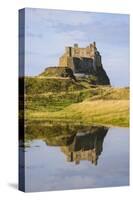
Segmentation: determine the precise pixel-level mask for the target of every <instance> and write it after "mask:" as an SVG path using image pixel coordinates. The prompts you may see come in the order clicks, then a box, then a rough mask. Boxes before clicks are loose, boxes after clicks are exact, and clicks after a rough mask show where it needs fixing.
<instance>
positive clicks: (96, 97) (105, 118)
mask: <svg viewBox="0 0 133 200" xmlns="http://www.w3.org/2000/svg"><path fill="white" fill-rule="evenodd" d="M25 83H26V84H25V87H26V95H25V100H26V101H25V108H26V119H27V120H35V121H39V120H40V121H57V122H71V123H82V124H88V123H94V124H104V125H109V126H125V127H127V126H129V88H113V87H110V86H94V85H90V84H88V80H87V79H86V80H82V79H81V80H79V81H78V82H75V81H73V80H71V79H69V78H65V79H60V78H58V79H56V78H35V77H34V78H26V79H25Z"/></svg>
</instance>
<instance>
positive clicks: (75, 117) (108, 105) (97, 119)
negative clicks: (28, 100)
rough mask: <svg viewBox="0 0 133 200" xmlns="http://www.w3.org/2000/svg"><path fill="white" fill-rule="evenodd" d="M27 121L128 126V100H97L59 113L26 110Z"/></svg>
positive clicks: (69, 107)
mask: <svg viewBox="0 0 133 200" xmlns="http://www.w3.org/2000/svg"><path fill="white" fill-rule="evenodd" d="M26 117H27V119H32V120H40V121H41V120H44V121H45V120H49V121H50V120H51V121H64V122H69V121H70V122H73V123H75V122H78V123H85V124H89V123H94V124H104V125H105V124H106V125H109V126H111V125H114V126H124V127H127V126H129V101H128V100H97V101H83V102H82V103H75V104H72V105H70V106H68V107H65V108H64V109H62V110H60V111H55V112H48V111H45V112H42V111H31V110H28V111H27V113H26Z"/></svg>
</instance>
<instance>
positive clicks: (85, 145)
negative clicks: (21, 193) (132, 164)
mask: <svg viewBox="0 0 133 200" xmlns="http://www.w3.org/2000/svg"><path fill="white" fill-rule="evenodd" d="M33 131H34V129H33ZM35 131H36V130H35ZM43 131H44V132H43V133H42V130H41V129H40V132H41V134H40V135H39V137H36V134H35V135H34V136H32V138H30V137H29V138H28V146H26V147H25V184H26V185H25V190H26V191H27V192H36V191H49V190H65V189H81V188H96V187H112V186H125V185H128V184H129V129H128V128H106V127H96V126H91V127H79V128H78V127H76V128H75V127H71V128H70V127H67V128H66V127H65V131H63V128H61V129H60V130H59V131H58V128H57V127H51V128H50V129H49V128H45V127H44V129H43ZM61 132H62V134H61ZM37 134H38V133H37Z"/></svg>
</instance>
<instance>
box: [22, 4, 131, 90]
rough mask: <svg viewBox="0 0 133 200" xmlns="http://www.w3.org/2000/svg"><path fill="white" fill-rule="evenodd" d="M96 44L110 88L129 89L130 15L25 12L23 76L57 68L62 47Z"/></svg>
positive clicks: (52, 11)
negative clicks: (126, 87) (124, 87)
mask: <svg viewBox="0 0 133 200" xmlns="http://www.w3.org/2000/svg"><path fill="white" fill-rule="evenodd" d="M93 41H96V45H97V49H98V51H99V52H100V54H101V56H102V64H103V67H104V69H105V71H106V72H107V74H108V76H109V78H110V81H111V84H112V85H113V86H116V87H117V86H118V87H123V86H129V15H127V14H111V13H94V12H81V11H64V10H49V9H35V8H33V9H32V8H26V9H25V75H28V76H34V75H38V74H40V73H41V72H42V71H44V69H45V68H46V67H49V66H58V62H59V57H60V56H61V55H62V54H63V53H64V49H65V46H73V44H74V43H78V44H79V46H80V47H86V46H88V45H89V44H90V43H92V42H93Z"/></svg>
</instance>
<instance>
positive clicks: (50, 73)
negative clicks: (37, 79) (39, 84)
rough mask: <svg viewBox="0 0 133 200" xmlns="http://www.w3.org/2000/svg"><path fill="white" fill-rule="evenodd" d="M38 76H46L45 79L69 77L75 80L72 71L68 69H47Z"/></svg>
mask: <svg viewBox="0 0 133 200" xmlns="http://www.w3.org/2000/svg"><path fill="white" fill-rule="evenodd" d="M40 76H47V77H69V78H72V79H75V76H74V74H73V71H72V69H71V68H69V67H61V66H60V67H59V66H58V67H48V68H46V69H45V71H44V72H43V73H41V74H40Z"/></svg>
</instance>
